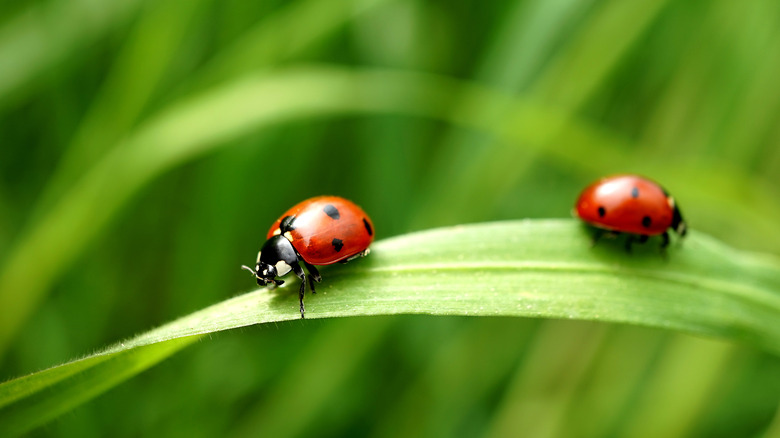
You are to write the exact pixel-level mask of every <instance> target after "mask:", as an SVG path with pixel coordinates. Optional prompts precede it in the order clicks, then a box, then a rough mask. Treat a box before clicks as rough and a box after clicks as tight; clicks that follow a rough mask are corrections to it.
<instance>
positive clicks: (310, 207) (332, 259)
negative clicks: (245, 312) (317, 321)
mask: <svg viewBox="0 0 780 438" xmlns="http://www.w3.org/2000/svg"><path fill="white" fill-rule="evenodd" d="M266 239H268V240H266V242H265V243H264V244H263V246H262V247H261V248H260V252H258V253H257V264H256V265H255V269H252V268H250V267H248V266H241V268H242V269H246V270H247V271H249V272H251V273H252V275H254V276H255V277H256V278H257V284H258V285H260V286H267V285H271V286H274V287H275V286H280V285H282V284H283V283H284V281H282V280H277V279H276V277H282V276H284V275H286V274H287V273H289V272H290V271H293V272H294V273H295V275H297V276H298V278H300V279H301V287H300V290H299V292H298V296H299V299H300V303H301V318H303V317H304V316H303V315H304V308H303V294H304V292H305V290H306V273H305V272H304V270H303V268H302V267H301V263H303V265H304V266H306V269H307V270H308V271H309V287H310V288H311V292H312V293H316V291H315V290H314V282H315V281H316V282H318V283H319V282H320V281H322V276H320V273H319V271H317V268H315V267H314V265H331V264H333V263H336V262H341V263H346V262H348V261H350V260H353V259H356V258H358V257H364V256H366V255H368V253H369V249H368V246H369V245H370V244H371V242H373V241H374V225H373V224H372V223H371V219H369V217H368V215H366V213H365V212H364V211H363V210H362V209H361V208H360V207H358V206H357V205H355V204H353V203H352V202H350V201H348V200H346V199H344V198H340V197H338V196H318V197H315V198H311V199H307V200H305V201H303V202H301V203H299V204H297V205H295V206H294V207H292V208H291V209H289V210H287V212H285V213H284V214H283V215H282V216H281V217H280V218H279V219H277V220H276V222H274V224H273V225H271V229H270V230H268V235H267V236H266Z"/></svg>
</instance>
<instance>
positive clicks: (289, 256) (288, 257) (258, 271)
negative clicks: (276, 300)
mask: <svg viewBox="0 0 780 438" xmlns="http://www.w3.org/2000/svg"><path fill="white" fill-rule="evenodd" d="M293 266H298V253H297V252H296V251H295V248H293V246H292V244H291V243H290V241H289V240H287V238H286V237H284V236H280V235H276V236H273V237H271V238H270V239H268V240H267V241H266V242H265V244H264V245H263V247H262V248H260V252H258V253H257V264H256V265H255V269H254V270H253V269H251V268H249V267H248V266H242V267H241V268H243V269H246V270H247V271H249V272H251V273H252V274H253V275H254V276H255V277H256V278H257V284H258V285H259V286H267V285H270V284H274V285H276V286H281V285H282V284H284V281H282V280H277V279H276V277H282V276H284V275H287V273H288V272H290V271H291V270H292V269H293Z"/></svg>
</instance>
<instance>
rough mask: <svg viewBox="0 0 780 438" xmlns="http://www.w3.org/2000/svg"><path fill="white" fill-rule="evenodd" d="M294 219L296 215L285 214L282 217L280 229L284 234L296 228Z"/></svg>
mask: <svg viewBox="0 0 780 438" xmlns="http://www.w3.org/2000/svg"><path fill="white" fill-rule="evenodd" d="M294 220H295V216H285V217H284V218H283V219H282V221H281V222H280V223H279V229H280V230H281V231H282V234H284V233H286V232H288V231H292V230H294V229H295V225H293V221H294Z"/></svg>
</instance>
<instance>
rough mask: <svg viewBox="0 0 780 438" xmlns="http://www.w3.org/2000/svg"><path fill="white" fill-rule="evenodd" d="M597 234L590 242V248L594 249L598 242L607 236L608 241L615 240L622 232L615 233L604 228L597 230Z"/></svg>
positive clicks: (594, 234)
mask: <svg viewBox="0 0 780 438" xmlns="http://www.w3.org/2000/svg"><path fill="white" fill-rule="evenodd" d="M594 229H595V230H596V231H595V233H593V240H591V242H590V246H591V247H594V246H596V242H598V241H599V239H601V238H602V237H604V236H606V237H607V238H608V239H614V238H616V237H617V236H619V235H620V231H614V230H605V229H603V228H595V227H594Z"/></svg>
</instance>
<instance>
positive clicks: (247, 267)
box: [241, 265, 257, 277]
mask: <svg viewBox="0 0 780 438" xmlns="http://www.w3.org/2000/svg"><path fill="white" fill-rule="evenodd" d="M241 269H246V270H247V271H249V272H251V273H252V275H254V276H255V277H257V272H255V270H254V269H252V268H250V267H249V266H245V265H241Z"/></svg>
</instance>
